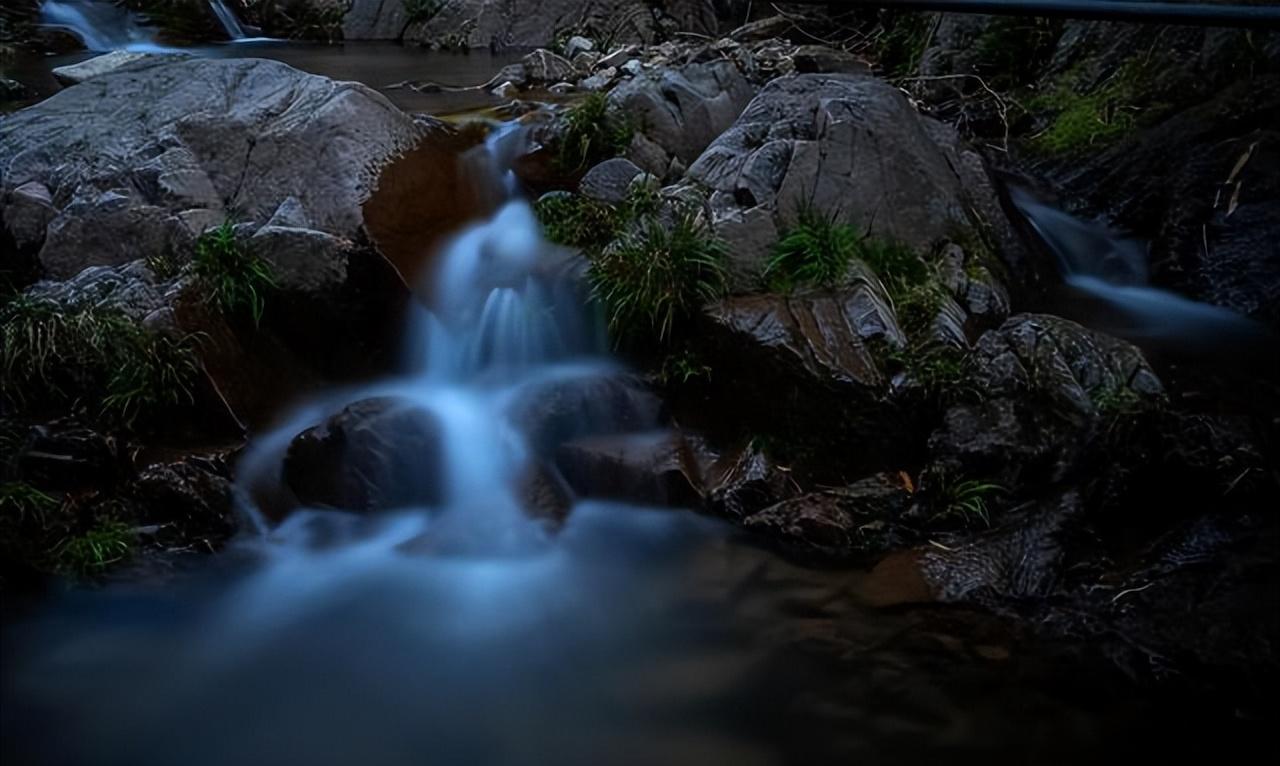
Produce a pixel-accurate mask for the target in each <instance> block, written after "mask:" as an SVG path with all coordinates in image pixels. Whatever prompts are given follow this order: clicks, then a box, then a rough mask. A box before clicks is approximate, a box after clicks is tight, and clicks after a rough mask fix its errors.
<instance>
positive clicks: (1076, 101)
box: [1028, 58, 1162, 154]
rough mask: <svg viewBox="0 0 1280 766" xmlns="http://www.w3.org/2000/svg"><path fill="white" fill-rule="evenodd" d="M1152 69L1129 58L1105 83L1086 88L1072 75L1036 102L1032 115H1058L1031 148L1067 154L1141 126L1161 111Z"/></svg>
mask: <svg viewBox="0 0 1280 766" xmlns="http://www.w3.org/2000/svg"><path fill="white" fill-rule="evenodd" d="M1149 69H1150V65H1149V64H1147V63H1146V62H1144V61H1142V60H1140V59H1136V58H1135V59H1131V60H1130V61H1129V62H1128V63H1126V64H1125V65H1124V66H1122V67H1121V68H1120V69H1119V70H1117V71H1116V73H1115V74H1113V75H1112V76H1111V77H1110V78H1109V79H1108V80H1107V81H1106V82H1104V83H1102V84H1101V85H1098V86H1096V87H1092V88H1082V87H1081V86H1080V84H1079V82H1078V80H1079V78H1080V75H1079V73H1078V72H1075V71H1073V72H1068V73H1067V74H1066V75H1064V76H1063V78H1062V79H1061V80H1060V81H1059V82H1058V83H1057V84H1056V85H1055V86H1054V87H1053V88H1051V89H1050V90H1048V91H1047V92H1045V93H1043V94H1041V95H1040V96H1039V97H1037V98H1035V99H1032V100H1031V101H1030V102H1029V103H1028V106H1029V108H1030V109H1031V110H1032V111H1041V110H1043V111H1048V112H1052V113H1053V114H1054V117H1053V119H1052V121H1051V122H1050V123H1049V125H1048V127H1047V128H1045V130H1044V131H1042V132H1041V133H1040V134H1039V135H1037V136H1035V137H1034V138H1033V139H1032V145H1033V146H1034V147H1035V148H1036V149H1038V150H1040V151H1042V152H1045V153H1047V154H1068V153H1072V152H1076V151H1079V150H1081V149H1084V148H1087V147H1090V146H1096V145H1100V144H1107V143H1110V142H1112V141H1114V140H1116V139H1118V138H1120V137H1122V136H1124V135H1126V134H1127V133H1129V132H1131V131H1132V130H1133V129H1134V128H1135V127H1137V126H1138V124H1139V121H1140V119H1141V118H1142V117H1143V116H1144V115H1147V116H1150V115H1154V114H1157V113H1159V112H1160V111H1161V109H1162V107H1161V106H1160V105H1158V104H1155V103H1152V102H1151V99H1152V94H1151V93H1150V92H1149V88H1148V87H1147V86H1148V82H1149V81H1150V80H1151V72H1150V71H1149Z"/></svg>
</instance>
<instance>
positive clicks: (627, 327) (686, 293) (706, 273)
mask: <svg viewBox="0 0 1280 766" xmlns="http://www.w3.org/2000/svg"><path fill="white" fill-rule="evenodd" d="M725 253H726V251H725V246H724V243H723V242H721V241H720V240H719V239H717V238H716V237H715V236H714V234H713V233H712V232H711V231H709V229H708V227H707V226H706V225H705V224H704V223H702V222H700V220H699V218H698V216H697V215H696V213H694V212H692V211H684V212H680V213H678V214H677V216H676V219H675V221H674V223H673V224H672V225H671V226H670V227H668V226H666V225H664V224H663V223H662V222H660V221H657V220H654V219H648V220H646V221H643V222H641V223H640V224H639V225H637V226H635V227H634V228H632V229H631V230H629V231H627V232H626V233H624V234H623V235H622V236H620V237H619V238H618V239H617V240H615V241H614V242H613V243H612V244H610V245H609V246H608V247H606V248H604V249H603V250H602V251H601V252H600V253H599V254H597V255H596V256H595V258H594V259H593V260H592V263H591V270H590V278H591V283H592V288H593V291H594V293H595V296H596V298H597V299H598V300H599V301H600V302H601V303H602V304H603V305H604V307H605V310H606V312H607V314H608V317H609V327H610V330H611V331H612V332H613V333H614V336H615V337H626V336H632V335H635V334H637V333H641V332H646V331H647V332H654V331H656V333H657V337H658V340H659V341H660V342H665V341H668V340H670V338H671V336H672V333H673V332H674V329H675V327H676V325H677V324H678V323H679V322H680V321H681V320H682V319H685V318H687V317H688V316H689V315H690V314H691V313H692V312H694V311H696V310H697V309H698V308H699V307H701V306H702V305H703V304H705V303H707V302H708V301H711V300H714V299H716V298H718V297H720V296H721V295H723V294H724V291H725V269H724V259H725Z"/></svg>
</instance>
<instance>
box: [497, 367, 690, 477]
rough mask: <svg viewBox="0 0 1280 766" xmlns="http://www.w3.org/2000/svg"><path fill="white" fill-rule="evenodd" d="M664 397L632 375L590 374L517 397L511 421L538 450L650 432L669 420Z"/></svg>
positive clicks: (548, 454)
mask: <svg viewBox="0 0 1280 766" xmlns="http://www.w3.org/2000/svg"><path fill="white" fill-rule="evenodd" d="M663 414H664V407H663V403H662V400H661V399H659V398H658V397H657V396H656V395H655V394H654V393H653V392H652V391H650V390H649V389H648V388H646V387H645V386H644V384H643V382H642V381H641V380H639V379H638V378H635V377H632V376H628V375H619V374H614V375H596V374H586V375H581V376H575V377H571V378H567V379H561V380H552V381H548V382H546V383H543V384H535V385H532V386H530V387H529V388H527V389H526V390H524V391H522V392H521V393H520V394H518V395H517V396H516V397H515V400H514V401H513V402H512V405H511V407H510V409H509V417H510V418H511V421H512V422H513V423H514V424H515V425H516V427H517V428H519V429H520V432H521V433H523V434H525V435H526V437H527V439H528V441H529V445H530V447H531V448H532V449H533V451H534V452H535V453H536V454H538V455H543V456H546V457H554V456H555V454H556V450H557V448H558V447H559V446H560V445H561V444H563V443H565V442H567V441H571V440H573V439H578V438H582V437H587V436H599V435H611V434H620V433H634V432H642V431H648V430H651V429H654V428H657V427H659V426H660V425H661V424H662V422H663Z"/></svg>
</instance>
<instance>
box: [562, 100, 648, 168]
mask: <svg viewBox="0 0 1280 766" xmlns="http://www.w3.org/2000/svg"><path fill="white" fill-rule="evenodd" d="M634 133H635V127H634V125H632V123H631V121H630V120H628V119H627V118H626V117H625V116H623V115H621V114H617V113H615V112H613V111H611V110H610V109H609V99H608V98H607V97H606V96H605V94H603V93H592V94H591V95H589V96H587V97H586V98H584V99H582V100H581V101H579V102H578V103H577V104H574V105H573V106H572V107H571V108H570V109H569V110H568V112H566V113H565V116H564V133H563V134H562V135H561V136H560V139H559V142H558V146H557V150H556V165H557V166H558V167H559V168H560V170H561V171H563V172H565V173H576V172H580V171H583V170H586V169H587V168H590V167H591V166H593V165H595V164H597V163H599V162H602V161H604V160H607V159H610V158H613V157H617V156H618V155H620V154H622V152H623V151H625V150H626V148H627V146H628V145H629V144H630V143H631V137H632V135H634Z"/></svg>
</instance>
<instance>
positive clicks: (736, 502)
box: [706, 444, 799, 521]
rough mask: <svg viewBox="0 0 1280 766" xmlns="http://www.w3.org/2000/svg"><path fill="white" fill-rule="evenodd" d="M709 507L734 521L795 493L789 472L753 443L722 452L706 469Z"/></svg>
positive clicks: (707, 502)
mask: <svg viewBox="0 0 1280 766" xmlns="http://www.w3.org/2000/svg"><path fill="white" fill-rule="evenodd" d="M706 486H707V493H706V507H707V510H708V511H710V512H711V513H714V514H716V515H718V516H724V517H726V518H729V519H733V520H735V521H741V520H742V519H744V518H746V517H747V516H750V515H751V514H753V513H755V512H757V511H760V510H763V509H765V508H768V507H769V506H771V505H775V504H777V503H779V502H781V501H783V500H786V499H788V498H790V497H792V496H794V495H795V494H796V493H797V492H798V491H799V488H798V487H797V486H796V484H795V482H794V481H793V480H792V478H791V476H790V473H789V472H788V471H786V470H784V469H782V468H780V467H779V466H777V465H776V464H775V463H774V462H773V461H772V460H770V459H769V457H768V456H767V455H765V454H764V452H763V451H762V450H760V449H759V448H758V447H757V446H756V445H754V444H748V445H747V446H745V447H742V448H741V449H736V450H730V451H729V452H726V453H725V454H723V455H721V456H720V457H719V459H717V460H716V462H715V463H714V464H713V465H712V466H711V467H710V469H709V470H708V471H707V478H706Z"/></svg>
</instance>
